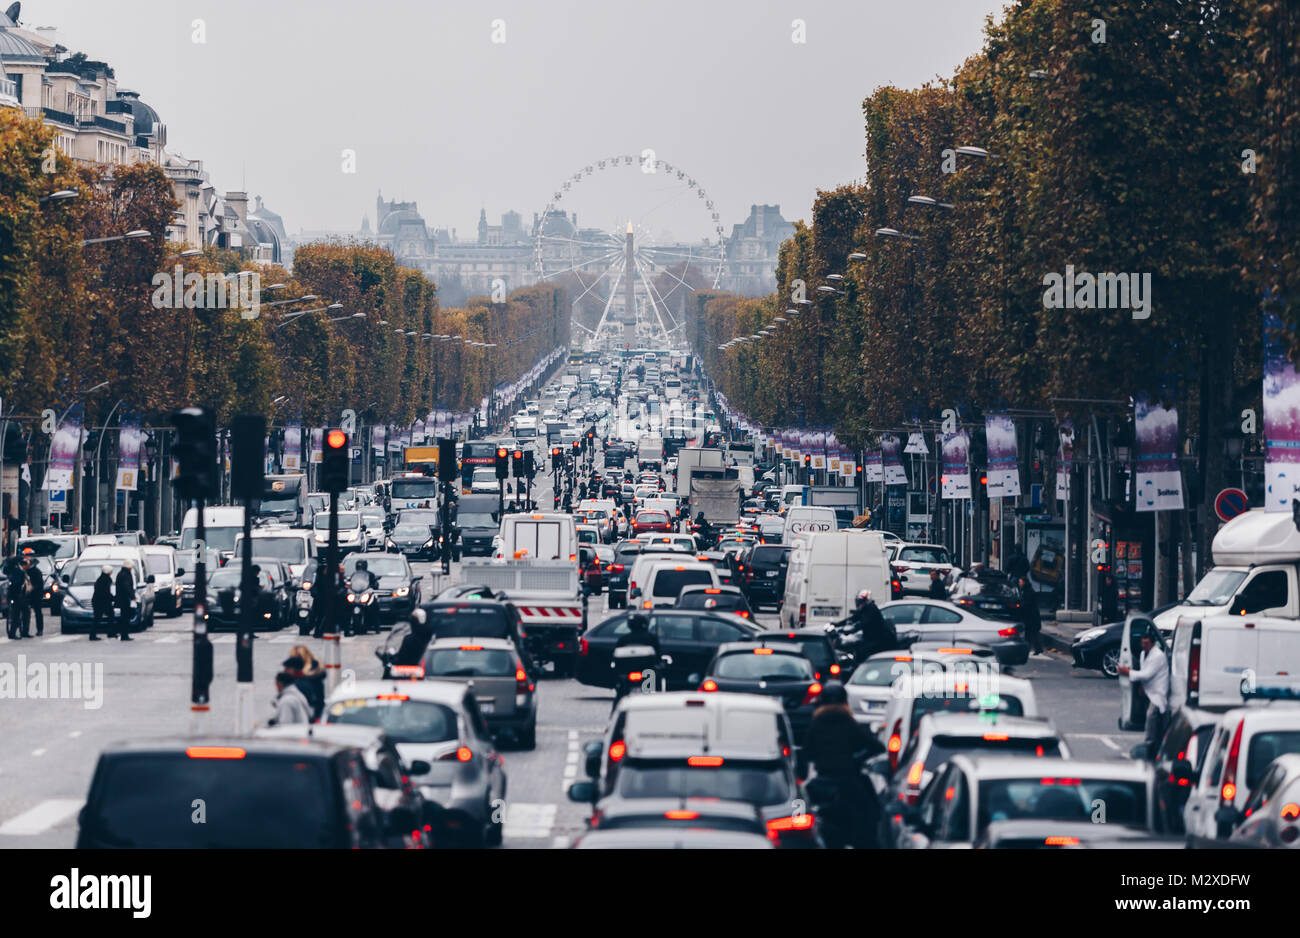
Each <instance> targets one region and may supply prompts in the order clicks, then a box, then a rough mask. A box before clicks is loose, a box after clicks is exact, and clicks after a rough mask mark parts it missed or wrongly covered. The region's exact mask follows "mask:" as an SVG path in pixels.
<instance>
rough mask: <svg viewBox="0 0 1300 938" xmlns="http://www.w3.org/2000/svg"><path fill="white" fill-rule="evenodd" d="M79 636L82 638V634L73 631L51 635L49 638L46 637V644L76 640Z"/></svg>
mask: <svg viewBox="0 0 1300 938" xmlns="http://www.w3.org/2000/svg"><path fill="white" fill-rule="evenodd" d="M79 638H81V636H80V635H73V634H71V633H69V634H67V635H51V636H50V637H49V638H47V639H45V644H47V645H62V644H64V643H65V642H75V641H76V640H77V639H79Z"/></svg>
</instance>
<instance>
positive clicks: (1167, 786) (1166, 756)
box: [1154, 707, 1223, 834]
mask: <svg viewBox="0 0 1300 938" xmlns="http://www.w3.org/2000/svg"><path fill="white" fill-rule="evenodd" d="M1222 717H1223V714H1221V713H1211V712H1210V711H1208V710H1198V709H1196V708H1193V707H1182V708H1180V709H1179V711H1178V712H1177V713H1176V714H1174V716H1173V719H1172V720H1170V723H1169V729H1167V730H1166V731H1165V738H1164V740H1163V741H1162V742H1161V744H1160V749H1159V751H1158V752H1157V753H1156V758H1155V763H1154V764H1155V770H1156V771H1155V787H1156V818H1155V820H1156V827H1157V829H1158V830H1161V831H1163V832H1164V833H1166V834H1183V833H1186V827H1185V826H1184V824H1183V807H1184V806H1185V805H1186V804H1187V796H1188V795H1190V794H1191V793H1192V786H1191V785H1190V784H1188V783H1187V781H1186V780H1187V779H1188V778H1200V775H1201V769H1203V768H1204V767H1205V759H1206V757H1207V756H1208V755H1209V752H1208V750H1209V748H1210V740H1211V739H1212V738H1213V736H1214V731H1215V730H1216V729H1218V727H1219V720H1220V719H1222ZM1179 763H1184V765H1183V766H1182V771H1181V772H1176V771H1174V769H1175V767H1176V766H1178V765H1179ZM1180 779H1181V780H1180Z"/></svg>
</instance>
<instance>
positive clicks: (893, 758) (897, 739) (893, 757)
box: [885, 717, 903, 770]
mask: <svg viewBox="0 0 1300 938" xmlns="http://www.w3.org/2000/svg"><path fill="white" fill-rule="evenodd" d="M902 734H903V718H902V717H899V718H898V719H897V720H895V721H894V728H893V729H892V730H890V733H889V743H888V745H887V746H886V747H885V748H887V749H888V750H889V768H890V769H891V770H893V769H896V768H898V753H899V752H900V751H901V750H902V748H903V735H902Z"/></svg>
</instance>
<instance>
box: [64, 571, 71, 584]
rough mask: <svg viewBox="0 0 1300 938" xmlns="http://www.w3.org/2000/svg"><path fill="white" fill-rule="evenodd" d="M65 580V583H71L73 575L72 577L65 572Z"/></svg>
mask: <svg viewBox="0 0 1300 938" xmlns="http://www.w3.org/2000/svg"><path fill="white" fill-rule="evenodd" d="M63 582H64V583H71V582H72V577H71V576H70V575H69V574H67V573H65V574H63Z"/></svg>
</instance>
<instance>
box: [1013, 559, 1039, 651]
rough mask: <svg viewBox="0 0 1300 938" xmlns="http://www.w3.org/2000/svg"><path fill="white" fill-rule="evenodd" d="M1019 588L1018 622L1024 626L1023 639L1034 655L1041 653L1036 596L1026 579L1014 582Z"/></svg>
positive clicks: (1022, 578)
mask: <svg viewBox="0 0 1300 938" xmlns="http://www.w3.org/2000/svg"><path fill="white" fill-rule="evenodd" d="M1016 585H1017V586H1018V587H1020V621H1021V622H1022V623H1024V626H1025V638H1026V639H1028V640H1029V647H1030V650H1031V651H1033V653H1034V654H1036V655H1041V654H1042V653H1043V619H1042V617H1041V616H1040V615H1039V614H1038V595H1037V594H1036V593H1035V592H1034V588H1033V587H1032V586H1031V585H1030V584H1029V580H1028V578H1026V577H1023V576H1022V577H1021V578H1020V579H1019V580H1017V581H1016Z"/></svg>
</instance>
